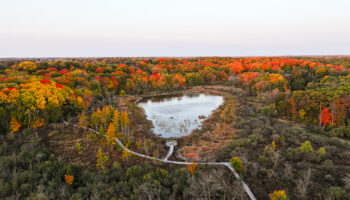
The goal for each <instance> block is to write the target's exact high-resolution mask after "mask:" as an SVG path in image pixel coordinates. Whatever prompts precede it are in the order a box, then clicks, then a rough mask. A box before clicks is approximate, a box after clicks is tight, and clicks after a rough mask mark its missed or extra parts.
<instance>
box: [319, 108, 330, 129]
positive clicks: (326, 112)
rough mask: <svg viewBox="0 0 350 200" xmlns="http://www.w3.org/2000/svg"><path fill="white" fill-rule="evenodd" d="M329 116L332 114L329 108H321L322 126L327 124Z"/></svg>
mask: <svg viewBox="0 0 350 200" xmlns="http://www.w3.org/2000/svg"><path fill="white" fill-rule="evenodd" d="M331 118H332V114H331V113H330V112H329V109H328V108H323V109H322V112H321V124H322V125H323V126H327V124H328V123H329V121H330V120H331Z"/></svg>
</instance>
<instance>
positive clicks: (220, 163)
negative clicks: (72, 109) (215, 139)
mask: <svg viewBox="0 0 350 200" xmlns="http://www.w3.org/2000/svg"><path fill="white" fill-rule="evenodd" d="M63 123H64V124H71V123H68V122H66V121H63ZM71 125H72V126H75V127H78V128H83V127H81V126H78V125H75V124H71ZM87 129H88V130H89V131H92V132H94V133H95V134H97V135H102V136H103V137H105V138H107V136H106V135H103V134H100V132H98V131H95V130H94V129H91V128H87ZM115 142H117V143H118V144H119V146H120V147H122V148H123V149H124V150H125V151H128V152H129V153H131V154H133V155H136V156H139V157H142V158H147V159H151V160H157V161H160V162H163V163H171V164H177V165H188V164H190V165H192V163H191V162H182V161H173V160H168V158H169V156H170V155H171V154H170V153H172V152H173V150H174V146H173V145H172V146H170V148H171V147H173V148H172V150H171V149H170V150H171V151H169V153H168V155H167V156H166V157H165V158H164V159H160V158H155V157H151V156H147V155H144V154H140V153H137V152H135V151H132V150H130V149H128V148H126V147H125V146H124V144H123V143H122V142H121V141H120V140H119V139H115ZM196 164H197V165H223V166H226V167H227V168H229V169H230V170H231V171H232V173H233V175H234V176H235V177H236V179H237V180H239V181H241V183H242V186H243V189H244V190H245V192H246V193H247V194H248V196H249V197H250V199H251V200H256V198H255V196H254V194H253V192H252V191H251V190H250V188H249V187H248V185H247V184H246V183H245V182H244V181H243V180H240V176H239V174H238V173H237V172H236V171H235V169H233V167H232V166H231V164H230V163H229V162H199V163H197V162H196Z"/></svg>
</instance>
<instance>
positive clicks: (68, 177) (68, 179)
mask: <svg viewBox="0 0 350 200" xmlns="http://www.w3.org/2000/svg"><path fill="white" fill-rule="evenodd" d="M64 179H65V181H66V183H67V184H68V185H72V184H73V181H74V176H73V175H67V174H66V175H64Z"/></svg>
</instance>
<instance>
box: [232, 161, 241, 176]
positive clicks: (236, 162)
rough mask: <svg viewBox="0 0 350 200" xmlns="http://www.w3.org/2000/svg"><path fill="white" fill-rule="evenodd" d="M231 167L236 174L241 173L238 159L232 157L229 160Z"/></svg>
mask: <svg viewBox="0 0 350 200" xmlns="http://www.w3.org/2000/svg"><path fill="white" fill-rule="evenodd" d="M230 163H231V166H232V167H233V169H234V170H235V171H236V172H237V173H239V174H240V173H242V161H241V158H240V157H233V158H231V159H230Z"/></svg>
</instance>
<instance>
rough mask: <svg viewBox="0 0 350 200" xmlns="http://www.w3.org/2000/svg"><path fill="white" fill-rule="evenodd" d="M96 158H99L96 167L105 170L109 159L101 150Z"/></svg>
mask: <svg viewBox="0 0 350 200" xmlns="http://www.w3.org/2000/svg"><path fill="white" fill-rule="evenodd" d="M96 157H97V164H96V167H98V168H101V169H104V168H105V164H106V162H107V161H108V157H107V156H106V155H105V154H104V153H103V152H102V150H101V149H99V150H98V152H97V156H96Z"/></svg>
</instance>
